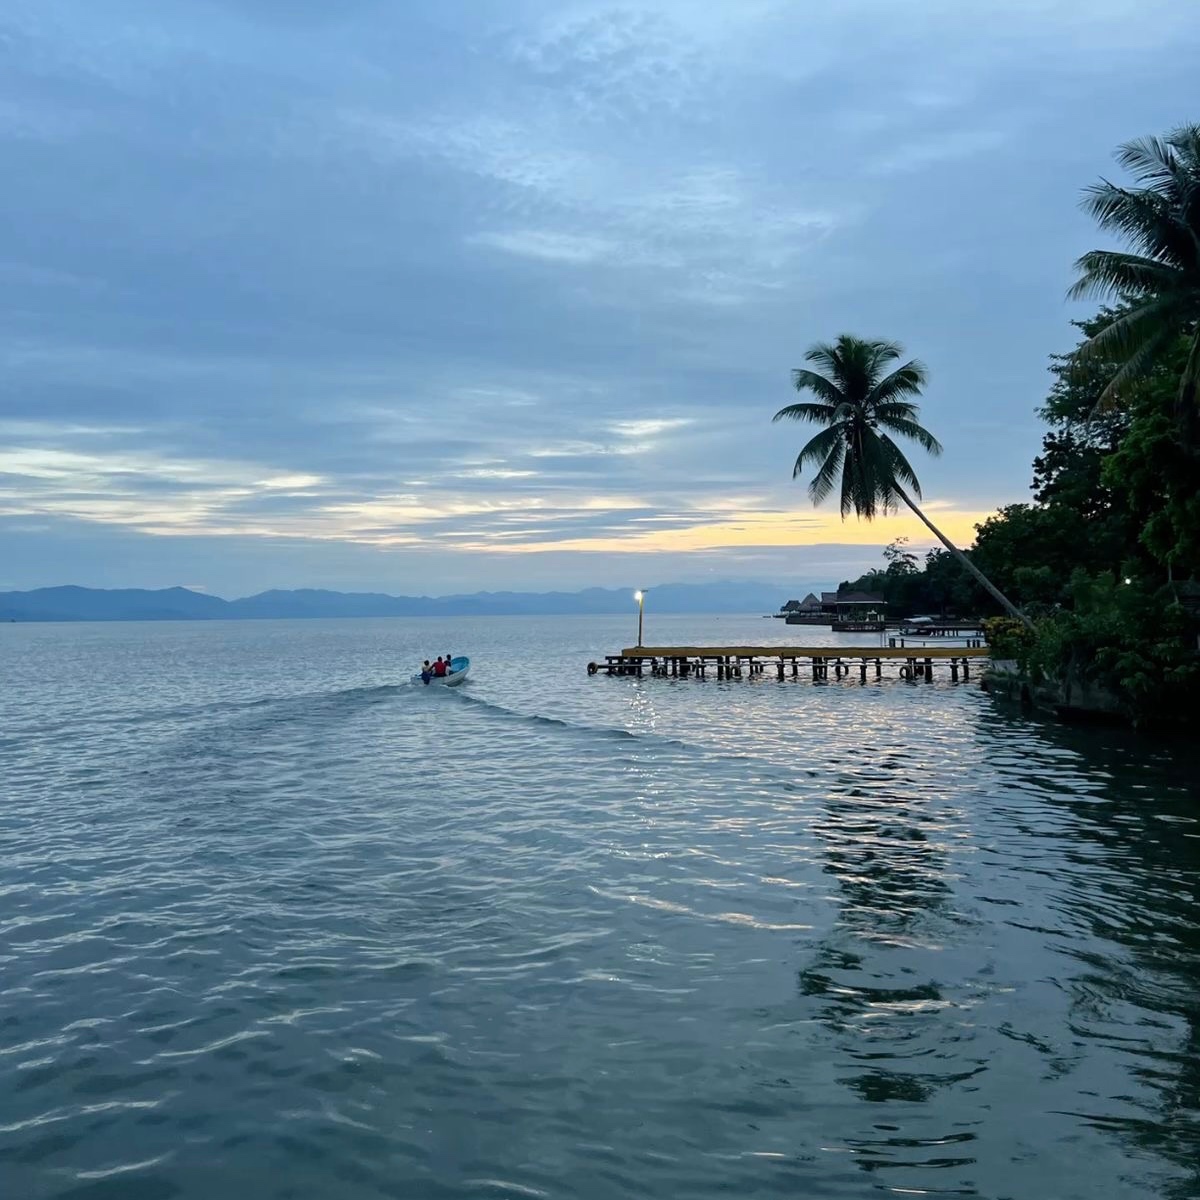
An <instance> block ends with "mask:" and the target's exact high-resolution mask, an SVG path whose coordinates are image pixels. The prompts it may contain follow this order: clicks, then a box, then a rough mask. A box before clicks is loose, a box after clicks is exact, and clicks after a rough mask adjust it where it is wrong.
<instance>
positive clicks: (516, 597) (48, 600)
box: [0, 582, 828, 621]
mask: <svg viewBox="0 0 1200 1200" xmlns="http://www.w3.org/2000/svg"><path fill="white" fill-rule="evenodd" d="M808 586H810V585H805V588H807V587H808ZM811 586H813V587H819V586H820V585H818V584H813V585H811ZM826 586H828V585H826ZM803 590H805V589H803V588H798V587H797V586H796V585H792V584H772V583H753V582H750V583H736V582H725V583H671V584H663V585H662V586H661V587H656V588H649V589H647V592H646V602H647V605H648V607H649V608H650V609H651V610H652V611H653V612H656V613H755V612H760V613H768V612H775V611H776V610H778V608H779V606H780V605H781V604H782V603H783V602H784V600H786V599H787V598H788V596H789V595H791V594H792V593H794V592H796V591H803ZM632 593H633V589H632V588H631V587H628V588H586V589H584V590H583V591H579V592H474V593H472V594H470V595H458V596H388V595H384V594H382V593H379V592H331V591H323V590H320V589H315V588H301V589H300V590H298V591H277V590H272V591H268V592H260V593H258V595H256V596H247V597H245V598H244V599H241V600H222V599H221V598H220V597H219V596H209V595H206V594H205V593H203V592H193V591H191V590H189V589H188V588H182V587H173V588H163V589H161V590H158V591H147V590H145V589H141V588H123V589H119V590H112V591H110V590H106V589H102V588H84V587H50V588H37V589H35V590H34V591H28V592H0V621H228V620H239V619H247V618H257V619H262V620H267V619H278V618H284V617H305V618H318V617H453V616H517V615H522V614H525V615H546V616H549V615H569V614H572V613H575V614H583V615H587V614H595V615H600V614H605V613H628V612H629V611H630V610H631V608H632V607H633V596H632Z"/></svg>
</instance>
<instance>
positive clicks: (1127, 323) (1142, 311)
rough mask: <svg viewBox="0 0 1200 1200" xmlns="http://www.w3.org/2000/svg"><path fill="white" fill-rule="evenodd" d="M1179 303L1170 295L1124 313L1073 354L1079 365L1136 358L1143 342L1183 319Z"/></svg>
mask: <svg viewBox="0 0 1200 1200" xmlns="http://www.w3.org/2000/svg"><path fill="white" fill-rule="evenodd" d="M1180 309H1181V301H1180V300H1179V298H1177V296H1176V295H1175V294H1174V293H1171V294H1169V295H1166V296H1161V297H1158V298H1155V299H1151V300H1147V301H1146V302H1145V303H1143V304H1139V305H1137V306H1136V307H1133V308H1130V309H1128V310H1127V311H1126V312H1123V313H1121V314H1120V315H1119V316H1116V317H1114V318H1113V320H1111V321H1110V322H1109V323H1108V324H1107V325H1105V326H1104V328H1103V329H1101V330H1100V331H1099V332H1098V333H1096V334H1094V335H1093V336H1092V337H1090V338H1088V340H1087V341H1086V342H1084V343H1083V345H1082V346H1080V347H1079V349H1078V350H1076V351H1075V357H1076V360H1077V361H1078V362H1079V363H1081V364H1086V363H1090V362H1094V361H1097V360H1106V359H1107V360H1110V361H1113V360H1119V359H1123V358H1128V357H1130V356H1131V355H1134V354H1137V353H1138V352H1139V351H1140V350H1141V349H1142V347H1143V346H1144V345H1145V344H1146V342H1147V341H1148V340H1149V339H1150V338H1152V337H1155V336H1157V334H1158V333H1159V331H1160V330H1161V329H1162V328H1163V327H1164V325H1165V326H1170V327H1172V328H1174V326H1175V325H1176V324H1177V323H1178V322H1179V321H1180V320H1181V319H1183V318H1184V316H1185V314H1184V313H1183V312H1181V311H1180Z"/></svg>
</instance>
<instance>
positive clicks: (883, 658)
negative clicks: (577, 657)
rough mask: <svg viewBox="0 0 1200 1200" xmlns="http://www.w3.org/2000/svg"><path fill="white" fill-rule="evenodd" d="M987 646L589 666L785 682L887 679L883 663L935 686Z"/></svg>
mask: <svg viewBox="0 0 1200 1200" xmlns="http://www.w3.org/2000/svg"><path fill="white" fill-rule="evenodd" d="M987 655H988V651H987V647H986V646H921V647H916V646H910V647H893V646H889V647H886V648H885V647H882V646H634V647H631V648H627V649H625V650H622V651H621V653H620V654H608V655H605V658H604V662H603V663H595V662H591V663H588V674H589V675H597V674H605V675H636V676H638V677H639V678H640V677H642V676H644V675H646V674H650V675H652V676H661V677H670V678H672V679H688V678H691V679H708V678H709V677H710V672H711V673H712V674H713V675H715V677H716V678H717V679H741V678H743V677H746V678H754V677H755V676H760V675H764V676H765V675H766V674H767V672H768V670H769V671H770V672H771V673H772V674H773V675H775V676H776V678H778V679H780V680H783V679H786V678H787V677H788V676H789V675H790V676H791V678H793V679H799V678H800V676H801V673H802V668H803V674H804V675H805V676H806V677H807V676H809V675H811V677H812V679H813V680H814V681H816V680H828V679H835V680H838V679H844V678H846V677H848V676H849V675H850V674H851V672H855V673H857V674H858V677H859V681H860V682H862V683H865V682H866V681H867V675H868V672H871V673H873V674H874V677H875V678H876V679H882V678H883V676H884V670H883V669H884V664H885V663H886V664H889V665H892V664H895V666H896V671H895V674H896V676H897V677H899V678H900V679H906V680H910V681H915V680H922V681H923V682H925V683H930V682H932V680H933V677H934V666H935V665H937V666H940V667H944V668H947V669H948V671H949V675H950V679H951V682H954V683H957V682H958V680H959V679H960V678H961V679H963V680H964V681H965V680H968V679H970V678H971V665H970V664H971V661H972V660H974V659H980V658H986V657H987Z"/></svg>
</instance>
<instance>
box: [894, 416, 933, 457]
mask: <svg viewBox="0 0 1200 1200" xmlns="http://www.w3.org/2000/svg"><path fill="white" fill-rule="evenodd" d="M879 424H880V425H882V426H883V427H884V428H885V429H887V430H888V431H889V432H891V433H898V434H899V435H900V436H901V437H906V438H911V439H912V440H913V441H914V442H916V443H917V445H918V446H920V447H921V449H922V450H924V451H925V452H926V453H928V454H932V455H933V457H934V458H937V456H938V455H939V454H941V452H942V443H941V442H939V441H938V440H937V438H935V437H934V436H933V434H932V433H930V432H929V430H928V429H926V428H925V426H924V425H921V424H919V423H918V422H916V421H909V420H905V419H904V418H900V419H895V418H886V419H885V418H884V417H880V418H879Z"/></svg>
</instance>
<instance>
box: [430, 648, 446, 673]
mask: <svg viewBox="0 0 1200 1200" xmlns="http://www.w3.org/2000/svg"><path fill="white" fill-rule="evenodd" d="M433 674H434V677H435V678H436V679H444V678H445V677H446V664H445V663H444V662H443V661H442V656H441V655H440V654H439V655H438V660H437V662H435V663H434V664H433Z"/></svg>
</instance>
